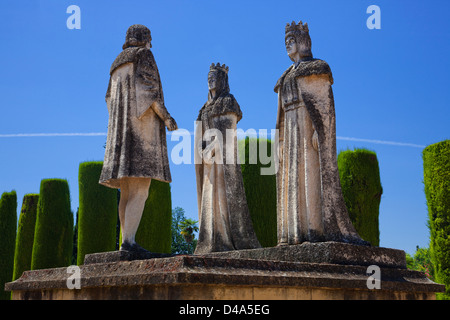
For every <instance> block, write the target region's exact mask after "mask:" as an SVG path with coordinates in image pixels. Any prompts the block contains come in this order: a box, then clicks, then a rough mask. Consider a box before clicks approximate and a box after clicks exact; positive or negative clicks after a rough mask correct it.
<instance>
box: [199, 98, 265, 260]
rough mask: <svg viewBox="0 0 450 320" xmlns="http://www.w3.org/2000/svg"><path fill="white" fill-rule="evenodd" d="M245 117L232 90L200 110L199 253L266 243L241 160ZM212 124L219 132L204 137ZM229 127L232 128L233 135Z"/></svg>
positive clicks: (237, 248) (249, 247) (248, 247)
mask: <svg viewBox="0 0 450 320" xmlns="http://www.w3.org/2000/svg"><path fill="white" fill-rule="evenodd" d="M241 117H242V113H241V110H240V108H239V105H238V104H237V102H236V100H235V99H234V97H233V95H231V94H227V95H224V96H221V97H219V98H217V99H216V100H210V101H208V102H207V103H206V104H205V105H204V107H203V108H202V109H201V110H200V114H199V117H198V119H197V121H199V123H197V127H196V132H195V146H196V148H195V157H196V161H195V163H196V165H195V173H196V179H197V199H198V209H199V213H198V214H199V238H198V242H197V247H196V249H195V254H204V253H209V252H218V251H230V250H239V249H253V248H260V247H261V245H260V244H259V242H258V239H257V238H256V235H255V233H254V230H253V225H252V221H251V218H250V214H249V211H248V205H247V200H246V197H245V190H244V183H243V180H242V172H241V167H240V165H239V164H237V161H236V156H237V138H236V124H237V122H238V121H239V120H240V119H241ZM208 129H215V130H216V131H210V132H212V133H213V134H212V135H211V136H210V138H207V139H205V140H206V141H203V136H204V134H205V132H206V131H207V130H208ZM227 129H230V130H232V131H229V132H228V136H227ZM230 132H232V133H233V134H232V135H230ZM222 138H223V144H221V143H220V140H221V139H222ZM211 158H212V159H211ZM233 158H234V161H232V160H231V159H233ZM230 162H232V163H230Z"/></svg>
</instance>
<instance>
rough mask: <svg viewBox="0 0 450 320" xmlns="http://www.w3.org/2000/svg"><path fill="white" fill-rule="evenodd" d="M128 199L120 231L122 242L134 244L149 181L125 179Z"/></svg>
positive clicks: (145, 179) (147, 179)
mask: <svg viewBox="0 0 450 320" xmlns="http://www.w3.org/2000/svg"><path fill="white" fill-rule="evenodd" d="M127 180H128V181H127V187H128V197H127V198H128V199H127V202H126V207H125V223H124V225H123V229H122V242H124V243H125V242H127V243H128V244H131V245H132V244H134V243H135V236H136V232H137V229H138V227H139V223H140V221H141V217H142V213H143V211H144V207H145V201H146V200H147V197H148V191H149V188H150V183H151V179H149V178H127Z"/></svg>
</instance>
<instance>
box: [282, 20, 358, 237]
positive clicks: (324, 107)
mask: <svg viewBox="0 0 450 320" xmlns="http://www.w3.org/2000/svg"><path fill="white" fill-rule="evenodd" d="M285 44H286V50H287V54H288V56H289V58H290V59H291V60H292V61H293V62H294V63H293V64H292V65H291V66H290V67H289V68H288V69H287V70H286V71H285V72H284V73H283V75H282V76H281V78H280V79H279V80H278V82H277V84H276V86H275V89H274V90H275V92H276V93H277V94H278V115H277V122H276V128H277V129H279V141H278V142H279V168H278V172H277V193H278V194H277V219H278V244H279V245H286V244H298V243H301V242H303V241H311V242H314V241H339V242H348V243H357V244H367V243H366V242H365V241H363V240H362V239H361V238H360V237H359V235H358V234H357V232H356V231H355V228H354V227H353V225H352V222H351V221H350V218H349V215H348V212H347V208H346V205H345V202H344V198H343V195H342V190H341V185H340V181H339V172H338V167H337V153H336V125H335V121H336V118H335V109H334V99H333V90H332V88H331V85H332V84H333V77H332V73H331V70H330V67H329V66H328V64H327V63H326V62H325V61H323V60H318V59H314V58H313V56H312V52H311V38H310V36H309V29H308V24H306V23H305V24H304V25H303V23H302V22H301V21H300V22H299V24H296V23H295V22H292V24H288V25H287V26H286V33H285Z"/></svg>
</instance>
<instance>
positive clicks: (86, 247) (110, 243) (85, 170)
mask: <svg viewBox="0 0 450 320" xmlns="http://www.w3.org/2000/svg"><path fill="white" fill-rule="evenodd" d="M102 166H103V162H101V161H96V162H83V163H81V164H80V167H79V172H78V183H79V213H78V245H77V264H78V265H81V264H83V262H84V256H85V255H86V254H89V253H96V252H106V251H114V250H115V248H116V223H117V190H116V189H112V188H108V187H105V186H102V185H100V184H99V183H98V181H99V178H100V174H101V171H102Z"/></svg>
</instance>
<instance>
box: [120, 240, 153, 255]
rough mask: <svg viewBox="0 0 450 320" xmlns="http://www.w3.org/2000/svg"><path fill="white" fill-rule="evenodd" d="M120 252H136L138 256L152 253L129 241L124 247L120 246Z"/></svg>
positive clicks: (125, 242) (123, 244)
mask: <svg viewBox="0 0 450 320" xmlns="http://www.w3.org/2000/svg"><path fill="white" fill-rule="evenodd" d="M120 250H121V251H130V252H135V253H138V254H149V253H151V252H150V251H148V250H145V249H144V248H142V247H141V246H140V245H138V244H137V243H136V242H133V243H130V242H128V241H124V242H123V243H122V245H121V246H120Z"/></svg>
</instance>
